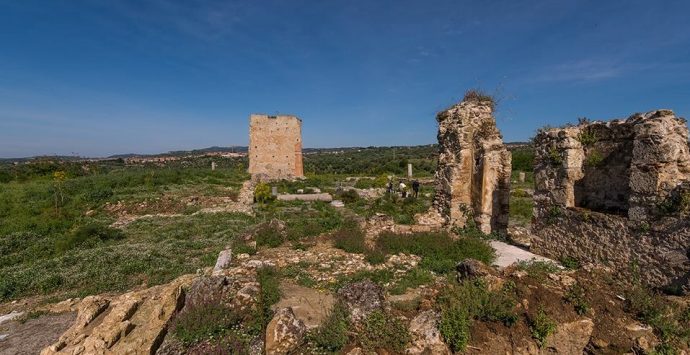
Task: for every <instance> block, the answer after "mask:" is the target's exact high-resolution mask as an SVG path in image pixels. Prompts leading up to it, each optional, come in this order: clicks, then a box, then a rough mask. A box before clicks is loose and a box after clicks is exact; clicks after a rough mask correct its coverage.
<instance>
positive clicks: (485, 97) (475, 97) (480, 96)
mask: <svg viewBox="0 0 690 355" xmlns="http://www.w3.org/2000/svg"><path fill="white" fill-rule="evenodd" d="M462 101H468V102H469V101H473V102H488V103H490V104H491V107H494V105H495V101H494V98H493V97H492V96H491V95H489V94H487V93H485V92H484V91H482V90H481V89H470V90H467V91H466V92H465V96H464V97H463V98H462Z"/></svg>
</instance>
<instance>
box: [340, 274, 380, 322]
mask: <svg viewBox="0 0 690 355" xmlns="http://www.w3.org/2000/svg"><path fill="white" fill-rule="evenodd" d="M338 299H339V300H341V301H342V302H343V304H344V305H345V306H346V307H347V309H348V311H349V313H350V320H351V321H352V323H354V324H359V323H361V322H362V321H363V320H364V319H365V318H366V317H367V316H369V315H370V314H371V313H372V312H374V311H376V310H380V309H382V308H383V307H384V304H385V299H384V292H383V288H382V287H381V286H379V285H377V284H375V283H373V282H371V281H370V280H363V281H359V282H354V283H351V284H349V285H347V286H345V287H343V288H341V289H340V290H338Z"/></svg>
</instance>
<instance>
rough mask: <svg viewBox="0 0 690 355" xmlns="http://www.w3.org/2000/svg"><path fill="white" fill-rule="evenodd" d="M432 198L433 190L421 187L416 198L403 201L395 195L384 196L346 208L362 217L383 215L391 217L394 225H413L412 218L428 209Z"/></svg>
mask: <svg viewBox="0 0 690 355" xmlns="http://www.w3.org/2000/svg"><path fill="white" fill-rule="evenodd" d="M425 194H430V196H429V197H426V196H425ZM432 197H433V188H431V187H428V186H421V187H420V191H419V197H418V198H413V197H409V196H408V197H407V198H404V199H403V198H401V197H400V196H399V195H397V194H390V195H388V194H386V195H384V196H382V197H379V198H377V199H374V200H372V201H368V200H364V199H359V200H357V201H356V202H353V203H351V204H348V205H347V208H350V209H351V210H352V211H354V212H355V213H357V214H359V215H361V216H364V217H371V216H373V215H375V214H377V213H383V214H385V215H388V216H391V217H392V218H393V221H394V222H395V223H398V224H414V216H415V215H416V214H418V213H423V212H426V211H427V210H428V209H429V207H430V206H431V201H432Z"/></svg>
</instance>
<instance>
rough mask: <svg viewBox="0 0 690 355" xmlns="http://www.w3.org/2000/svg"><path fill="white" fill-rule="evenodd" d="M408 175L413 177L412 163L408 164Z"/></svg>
mask: <svg viewBox="0 0 690 355" xmlns="http://www.w3.org/2000/svg"><path fill="white" fill-rule="evenodd" d="M407 177H409V178H411V177H412V164H407Z"/></svg>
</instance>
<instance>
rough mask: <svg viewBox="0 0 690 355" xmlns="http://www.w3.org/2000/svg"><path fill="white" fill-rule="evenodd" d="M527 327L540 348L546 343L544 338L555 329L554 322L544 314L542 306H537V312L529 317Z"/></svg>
mask: <svg viewBox="0 0 690 355" xmlns="http://www.w3.org/2000/svg"><path fill="white" fill-rule="evenodd" d="M529 329H530V332H531V333H532V338H534V340H535V341H536V342H537V345H539V347H540V348H541V347H544V346H545V345H546V338H548V337H549V335H551V334H553V333H554V332H555V331H556V322H554V321H553V320H552V319H551V318H550V317H549V315H547V314H546V312H545V311H544V309H543V308H539V310H538V311H537V314H536V315H535V316H534V317H532V319H530V325H529Z"/></svg>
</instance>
